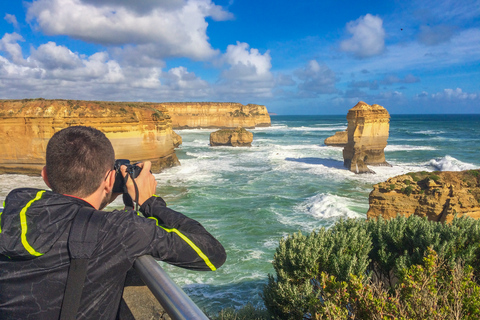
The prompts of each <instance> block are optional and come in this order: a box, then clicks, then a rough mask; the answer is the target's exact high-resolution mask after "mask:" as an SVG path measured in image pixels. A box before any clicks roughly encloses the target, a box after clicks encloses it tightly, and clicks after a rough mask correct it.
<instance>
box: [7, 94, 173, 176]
mask: <svg viewBox="0 0 480 320" xmlns="http://www.w3.org/2000/svg"><path fill="white" fill-rule="evenodd" d="M0 123H1V126H0V141H1V142H0V146H1V150H2V156H1V158H0V173H23V174H35V175H37V174H40V170H41V169H42V167H43V166H44V165H45V151H46V147H47V143H48V140H49V139H50V137H51V136H52V135H53V134H54V133H55V132H57V131H59V130H61V129H63V128H66V127H69V126H74V125H86V126H91V127H94V128H97V129H99V130H100V131H102V132H104V133H105V135H106V136H107V137H108V138H109V139H110V141H111V142H112V145H113V147H114V149H115V154H116V157H117V158H124V159H130V160H131V161H146V160H149V161H152V171H153V172H159V171H160V170H161V169H162V168H165V167H171V166H174V165H178V164H179V161H178V159H177V156H176V155H175V151H174V142H173V130H172V124H171V120H170V117H169V116H168V113H167V110H166V109H165V108H164V107H162V106H160V105H158V104H153V103H125V102H123V103H122V102H94V101H79V100H44V99H25V100H0Z"/></svg>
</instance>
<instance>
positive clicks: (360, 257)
mask: <svg viewBox="0 0 480 320" xmlns="http://www.w3.org/2000/svg"><path fill="white" fill-rule="evenodd" d="M371 248H372V247H371V239H370V236H369V235H368V234H367V230H366V229H365V228H364V227H363V226H362V224H360V223H358V222H357V220H353V219H352V220H346V221H340V222H339V223H337V224H335V225H334V226H333V227H331V228H330V229H326V228H321V229H320V230H318V231H314V232H312V233H311V234H310V235H307V236H306V235H303V234H302V233H301V232H299V233H294V234H293V235H290V236H288V237H287V238H286V239H282V240H281V241H280V245H279V247H278V248H277V250H276V253H275V256H274V261H273V267H274V269H275V272H276V278H274V277H273V276H272V275H269V278H268V284H267V285H266V287H265V289H264V291H263V300H264V302H265V306H266V307H267V309H268V310H269V311H270V312H271V313H272V315H273V316H274V317H276V318H279V319H302V317H303V315H304V314H305V313H307V312H309V310H310V308H311V306H312V303H313V304H314V301H316V300H318V283H319V282H318V281H320V279H321V274H322V272H326V273H329V274H334V275H335V276H336V277H337V278H338V279H339V280H340V281H344V280H346V279H348V278H349V276H350V274H364V273H365V270H366V268H367V266H368V264H369V262H370V261H369V259H368V253H369V251H370V250H371Z"/></svg>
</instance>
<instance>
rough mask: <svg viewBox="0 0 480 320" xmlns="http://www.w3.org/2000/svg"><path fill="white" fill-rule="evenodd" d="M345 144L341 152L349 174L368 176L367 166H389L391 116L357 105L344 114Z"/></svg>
mask: <svg viewBox="0 0 480 320" xmlns="http://www.w3.org/2000/svg"><path fill="white" fill-rule="evenodd" d="M347 120H348V128H347V134H348V142H347V144H346V146H345V148H344V149H343V161H344V162H343V163H344V165H345V167H347V168H348V169H349V170H350V171H352V172H355V173H367V172H373V171H371V170H370V169H369V168H368V167H367V165H373V166H378V165H389V164H388V163H387V162H386V161H385V153H384V149H385V147H386V146H387V139H388V134H389V121H390V115H389V114H388V111H387V110H386V109H385V108H384V107H382V106H379V105H378V104H373V105H368V104H366V103H365V102H363V101H360V102H359V103H357V105H356V106H355V107H353V108H352V109H350V110H349V111H348V114H347Z"/></svg>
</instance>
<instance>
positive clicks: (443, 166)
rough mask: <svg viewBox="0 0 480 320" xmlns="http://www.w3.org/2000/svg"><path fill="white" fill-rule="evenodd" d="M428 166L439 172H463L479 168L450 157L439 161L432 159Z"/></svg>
mask: <svg viewBox="0 0 480 320" xmlns="http://www.w3.org/2000/svg"><path fill="white" fill-rule="evenodd" d="M428 165H430V166H431V167H433V168H434V170H438V171H463V170H471V169H476V168H477V166H475V165H473V164H471V163H465V162H462V161H460V160H458V159H455V158H454V157H451V156H449V155H446V156H445V157H443V158H439V159H432V160H430V161H429V162H428Z"/></svg>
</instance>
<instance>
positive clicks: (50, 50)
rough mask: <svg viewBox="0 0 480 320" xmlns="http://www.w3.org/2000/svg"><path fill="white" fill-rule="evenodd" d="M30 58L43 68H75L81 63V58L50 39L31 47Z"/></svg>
mask: <svg viewBox="0 0 480 320" xmlns="http://www.w3.org/2000/svg"><path fill="white" fill-rule="evenodd" d="M30 58H31V59H33V60H35V61H37V62H39V65H40V66H41V67H43V68H45V69H48V70H52V69H75V68H78V67H80V66H81V65H82V61H81V59H80V58H79V57H78V55H76V54H74V53H73V52H72V51H70V50H69V49H68V48H67V47H65V46H57V44H56V43H54V42H52V41H50V42H48V43H46V44H42V45H40V46H39V47H38V49H33V50H32V54H31V56H30Z"/></svg>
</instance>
